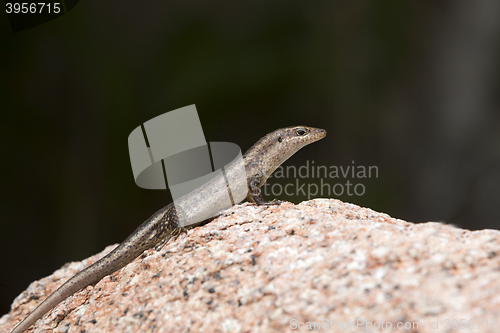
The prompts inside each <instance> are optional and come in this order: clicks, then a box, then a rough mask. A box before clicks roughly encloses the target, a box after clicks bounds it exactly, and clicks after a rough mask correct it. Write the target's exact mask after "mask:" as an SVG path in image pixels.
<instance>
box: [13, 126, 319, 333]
mask: <svg viewBox="0 0 500 333" xmlns="http://www.w3.org/2000/svg"><path fill="white" fill-rule="evenodd" d="M325 136H326V131H325V130H324V129H319V128H313V127H307V126H293V127H285V128H281V129H278V130H276V131H274V132H271V133H269V134H267V135H266V136H264V137H262V138H261V139H260V140H259V141H257V142H256V143H255V144H254V145H253V146H252V147H251V148H249V149H248V150H247V151H246V152H245V154H244V155H243V162H244V166H245V172H246V179H245V177H243V181H241V180H237V183H238V184H237V186H245V187H246V188H245V190H247V191H246V192H244V193H248V194H247V196H246V198H245V199H246V200H247V201H249V202H252V203H255V204H257V205H273V204H278V203H279V200H278V201H276V199H275V200H273V201H271V202H265V201H264V200H263V197H262V192H261V189H260V188H261V187H262V185H264V183H265V182H266V180H267V179H268V178H269V176H270V175H271V174H272V173H273V172H274V171H275V170H276V168H278V166H280V165H281V164H282V163H283V162H285V161H286V160H287V159H288V158H290V157H291V156H292V155H293V154H295V153H296V152H297V151H298V150H299V149H301V148H302V147H304V146H306V145H308V144H310V143H313V142H315V141H318V140H320V139H322V138H324V137H325ZM226 176H227V177H228V178H231V177H236V176H235V172H233V170H231V166H229V167H228V169H227V170H226ZM233 179H237V178H233ZM239 179H241V178H239ZM242 182H243V183H244V184H242ZM222 184H223V185H222V186H221V185H216V184H215V183H213V182H210V181H209V182H207V183H205V184H204V185H202V186H200V187H199V188H197V189H195V190H194V191H192V192H191V193H190V194H187V195H186V196H184V197H182V198H181V199H183V200H184V203H187V206H183V207H187V209H186V208H184V210H183V211H179V210H178V209H176V206H175V205H174V203H171V204H169V205H167V206H165V207H163V208H162V209H160V210H159V211H157V212H156V213H154V214H153V215H152V216H151V217H150V218H149V219H147V220H146V221H144V223H142V224H141V225H140V226H139V227H137V229H136V230H135V231H134V232H133V233H132V234H131V235H130V236H129V237H127V239H125V240H124V241H123V242H122V243H121V244H119V245H118V246H117V247H116V248H115V249H113V250H112V251H111V252H110V253H108V254H107V255H106V256H104V257H103V258H101V259H100V260H98V261H96V262H95V263H93V264H91V265H89V266H88V267H86V268H84V269H83V270H82V271H80V272H78V273H77V274H75V275H74V276H73V277H71V278H70V279H69V280H67V281H66V282H65V283H64V284H62V285H61V286H60V287H59V288H58V289H56V290H55V291H54V292H53V293H52V294H50V295H49V296H48V297H47V298H46V299H45V300H44V301H43V302H41V303H40V304H39V305H38V306H37V307H36V308H35V309H34V310H33V311H32V312H30V313H29V314H28V315H27V316H26V317H25V318H24V319H23V320H22V321H21V322H20V323H19V324H17V325H16V326H15V327H14V328H13V329H12V331H11V333H22V332H24V331H25V330H27V329H28V328H29V327H30V326H31V325H32V324H34V323H35V322H36V321H37V320H38V319H40V318H42V317H43V316H44V315H45V313H47V312H48V311H50V310H51V309H52V308H54V307H55V306H56V305H58V304H59V303H60V302H62V301H63V300H65V299H66V298H68V297H70V296H71V295H73V294H74V293H76V292H78V291H79V290H81V289H83V288H85V287H87V286H89V285H95V284H96V283H97V282H99V281H100V280H101V279H102V278H104V277H105V276H107V275H110V274H112V273H114V272H116V271H117V270H119V269H120V268H122V267H124V266H126V265H127V264H129V263H130V262H132V261H133V260H134V259H135V258H137V257H138V256H139V255H140V254H142V253H143V252H144V251H146V250H148V249H150V248H152V247H158V246H162V245H164V244H165V243H166V242H168V241H169V240H170V239H172V238H176V237H177V236H178V235H179V234H180V233H181V232H183V231H185V230H187V229H190V228H192V227H194V226H196V225H195V224H193V225H189V226H187V227H181V226H180V224H179V222H180V219H181V218H182V217H183V216H181V214H190V213H197V212H199V211H200V210H206V209H208V208H209V209H211V210H212V211H214V212H215V211H218V210H220V209H221V207H222V206H221V207H218V205H219V202H220V201H222V200H221V199H220V198H221V196H222V195H227V188H226V187H225V185H224V183H222ZM240 201H242V200H239V201H238V202H234V203H233V204H237V203H239V202H240ZM222 208H224V207H222ZM226 208H227V207H226Z"/></svg>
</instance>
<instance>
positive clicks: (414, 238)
mask: <svg viewBox="0 0 500 333" xmlns="http://www.w3.org/2000/svg"><path fill="white" fill-rule="evenodd" d="M114 246H116V245H114ZM114 246H109V247H107V248H106V249H105V250H104V251H103V252H101V253H99V254H97V255H95V256H92V257H90V258H88V259H85V260H83V261H81V262H74V263H69V264H66V265H64V266H63V267H62V268H61V269H59V270H57V271H56V272H54V274H52V275H51V276H48V277H46V278H43V279H41V280H39V281H35V282H33V283H32V284H31V285H30V286H29V287H28V289H27V290H26V291H25V292H23V293H22V294H21V295H19V296H18V297H17V298H16V299H15V300H14V302H13V304H12V309H11V312H10V313H8V314H6V315H4V316H3V317H2V318H0V332H9V330H10V329H11V328H12V327H13V326H14V325H15V324H16V323H17V322H18V321H19V320H21V319H22V318H23V317H24V316H25V315H27V314H28V313H29V311H31V310H32V309H33V308H34V307H35V306H36V305H37V304H38V303H39V302H40V301H41V300H43V299H44V298H45V297H47V296H48V295H49V294H50V293H51V292H52V291H54V290H55V289H56V288H57V287H58V286H59V285H61V284H62V283H63V282H64V281H65V280H67V279H68V278H70V277H71V276H73V275H74V274H75V273H76V272H78V271H79V270H81V269H83V268H84V267H86V266H88V265H89V264H91V263H93V262H94V261H96V260H98V259H99V258H101V257H102V256H104V255H105V254H106V253H108V252H109V251H110V250H112V249H113V247H114ZM460 327H462V329H461V330H460V331H462V332H463V331H473V332H498V331H499V330H500V231H497V230H481V231H469V230H464V229H459V228H456V227H453V226H450V225H446V224H442V223H436V222H428V223H420V224H414V223H409V222H405V221H402V220H399V219H395V218H391V217H390V216H388V215H387V214H383V213H378V212H375V211H373V210H370V209H367V208H361V207H358V206H356V205H353V204H348V203H344V202H341V201H339V200H334V199H315V200H311V201H306V202H303V203H301V204H298V205H294V204H291V203H288V202H285V203H282V204H281V205H280V206H255V205H251V204H248V203H245V204H242V205H237V206H234V207H232V208H231V209H228V210H227V211H225V213H223V214H222V215H221V216H219V217H218V218H216V219H214V220H212V221H211V222H210V223H209V224H207V225H204V226H201V227H197V228H195V229H192V230H190V231H188V232H187V233H186V234H183V235H181V236H180V237H179V238H178V239H177V240H176V241H174V242H170V243H167V244H166V245H165V246H164V247H163V248H162V249H160V250H156V249H150V250H148V251H146V252H144V254H143V255H141V256H140V257H139V258H137V259H136V260H134V261H133V262H132V263H131V264H129V265H127V266H126V267H124V268H122V269H120V270H119V271H117V272H115V273H114V274H112V275H110V276H107V277H105V278H104V279H102V280H101V281H100V282H99V283H97V284H96V285H95V287H90V286H89V287H87V288H85V289H84V290H82V291H80V292H78V293H76V294H75V295H73V296H72V297H69V298H68V299H66V300H65V301H63V302H62V303H60V304H59V305H58V306H57V307H55V308H54V309H53V310H52V311H50V312H49V313H47V314H46V315H45V316H44V317H43V318H42V319H41V320H39V321H38V322H37V323H36V324H35V329H34V330H33V327H32V328H31V329H30V331H33V332H75V333H76V332H78V333H81V332H134V333H135V332H287V331H289V332H293V331H309V329H312V328H316V329H321V330H324V331H331V332H333V331H343V332H364V331H373V332H384V331H389V330H390V331H395V332H400V331H404V332H451V331H455V329H454V328H457V330H458V328H460Z"/></svg>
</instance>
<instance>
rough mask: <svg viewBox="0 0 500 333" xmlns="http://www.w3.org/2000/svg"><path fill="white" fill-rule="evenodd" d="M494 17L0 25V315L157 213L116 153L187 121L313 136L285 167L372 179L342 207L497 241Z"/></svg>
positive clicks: (158, 196) (149, 9)
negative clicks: (170, 122) (182, 117)
mask: <svg viewBox="0 0 500 333" xmlns="http://www.w3.org/2000/svg"><path fill="white" fill-rule="evenodd" d="M499 14H500V2H498V1H494V0H488V1H486V0H485V1H466V0H457V1H441V2H431V1H399V0H398V1H396V0H393V1H378V2H375V1H363V2H361V1H343V2H333V1H301V2H295V1H273V2H272V3H268V2H267V1H248V2H236V1H228V0H224V1H215V2H214V1H212V2H210V3H208V2H194V1H175V2H172V1H162V2H159V1H157V2H154V3H148V2H128V3H126V2H120V1H81V2H80V3H79V4H78V5H77V6H76V7H75V8H74V9H72V10H71V11H69V12H68V13H67V14H65V15H63V16H61V17H59V18H57V19H55V20H53V21H50V22H48V23H46V24H43V25H39V26H37V27H34V28H32V29H28V30H24V31H21V32H17V33H13V32H12V30H11V28H10V27H9V22H8V20H7V16H6V15H5V13H3V12H2V13H1V14H0V39H1V42H0V60H1V64H0V110H1V118H0V129H1V136H2V137H1V140H0V148H1V152H2V156H1V160H0V166H1V172H2V180H1V182H0V191H1V192H0V193H1V194H0V195H1V200H0V214H1V215H0V221H1V222H0V226H1V231H0V254H1V257H0V314H2V313H6V312H8V311H9V308H10V304H11V302H12V300H13V299H14V298H15V297H16V296H17V295H18V294H19V293H20V292H22V291H23V290H24V289H25V288H26V287H27V286H28V284H29V283H30V282H31V281H33V280H35V279H40V278H42V277H43V276H46V275H49V274H51V273H52V272H53V271H54V270H55V269H57V268H59V267H60V266H62V265H63V264H64V263H66V262H69V261H77V260H82V259H84V258H86V257H88V256H90V255H93V254H95V253H97V252H99V251H101V250H102V249H103V248H104V247H105V246H107V245H110V244H114V243H118V242H120V241H122V240H123V239H125V238H126V237H127V236H128V235H129V234H130V233H131V232H132V231H133V230H134V229H135V228H136V227H137V226H138V225H139V224H140V223H142V222H143V221H144V220H145V219H146V218H148V217H149V216H150V215H151V214H153V213H154V212H155V211H156V210H158V209H159V208H161V207H162V206H164V205H166V204H168V203H169V202H170V201H169V200H170V199H169V194H168V193H167V191H151V190H144V189H141V188H139V187H137V186H136V185H135V183H134V180H133V176H132V171H131V167H130V160H129V156H128V146H127V138H128V135H129V133H130V132H131V131H132V130H133V129H134V128H136V127H137V126H139V125H140V124H141V123H143V122H145V121H147V120H149V119H151V118H153V117H155V116H157V115H160V114H162V113H165V112H167V111H171V110H174V109H177V108H180V107H183V106H186V105H190V104H196V106H197V109H198V113H199V115H200V118H201V122H202V125H203V129H204V132H205V137H206V139H207V141H229V142H234V143H237V144H238V145H240V147H241V148H242V149H243V150H246V149H247V148H248V147H250V146H251V145H252V144H253V143H254V142H255V141H256V140H257V139H259V138H260V137H261V136H263V135H264V134H266V133H268V132H270V131H272V130H274V129H276V128H280V127H284V126H290V125H298V124H304V125H309V126H316V127H322V128H325V129H326V130H327V131H328V136H327V137H326V138H325V139H324V140H322V141H320V142H318V143H315V144H313V145H311V146H309V147H307V148H305V149H303V150H302V151H300V152H299V153H298V154H297V155H295V156H294V157H293V158H292V159H290V160H289V161H288V162H287V165H296V166H300V165H303V164H304V161H306V160H309V161H312V160H314V163H315V165H326V166H331V165H336V166H344V167H347V166H349V165H352V163H353V161H354V163H355V165H364V166H372V165H374V166H377V167H378V169H379V175H378V178H374V177H372V178H370V179H354V180H352V181H353V182H354V183H358V182H360V183H363V184H364V186H365V188H366V193H365V194H364V195H363V196H348V195H343V196H341V197H338V198H339V199H341V200H343V201H347V202H351V203H355V204H357V205H360V206H364V207H369V208H371V209H374V210H376V211H381V212H385V213H388V214H389V215H391V216H393V217H397V218H401V219H404V220H407V221H412V222H424V221H442V222H445V223H453V224H455V225H458V226H460V227H464V228H468V229H484V228H494V229H498V228H500V221H499V219H498V217H497V212H496V208H497V207H498V205H499V203H500V200H499V195H500V131H499V128H498V127H499V124H500V113H499V112H498V111H499V106H500V94H499V93H498V92H499V84H500V82H499V78H500V75H499V74H500V71H499V64H500V20H499V17H500V16H499ZM270 181H271V182H274V181H277V179H271V180H270ZM306 181H308V182H309V181H310V182H316V183H317V182H319V180H318V179H310V180H306ZM328 181H330V182H332V183H335V182H336V181H339V182H342V183H344V182H345V180H344V179H340V180H335V179H329V180H328ZM323 197H325V195H323ZM331 197H334V196H331ZM280 198H281V199H283V200H288V201H292V202H295V203H298V202H300V201H302V200H305V199H307V198H304V197H300V196H298V197H287V196H281V197H280ZM268 199H271V198H268Z"/></svg>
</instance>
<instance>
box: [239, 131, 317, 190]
mask: <svg viewBox="0 0 500 333" xmlns="http://www.w3.org/2000/svg"><path fill="white" fill-rule="evenodd" d="M325 136H326V131H325V130H324V129H321V128H314V127H308V126H292V127H285V128H280V129H278V130H276V131H274V132H271V133H269V134H268V135H266V136H264V137H263V138H262V139H260V140H259V141H257V142H256V143H255V144H254V145H253V146H252V147H251V148H250V149H248V151H247V152H246V153H245V164H246V165H247V166H250V165H249V164H254V165H258V167H259V169H260V171H261V172H262V174H263V175H264V176H265V179H267V177H269V176H270V175H271V174H272V173H273V172H274V170H276V168H277V167H278V166H280V165H281V164H282V163H283V162H285V161H286V160H287V159H289V158H290V157H291V156H292V155H293V154H295V153H296V152H297V151H298V150H299V149H301V148H302V147H304V146H307V145H308V144H310V143H313V142H316V141H318V140H320V139H322V138H324V137H325ZM250 167H251V166H250ZM265 179H264V181H265Z"/></svg>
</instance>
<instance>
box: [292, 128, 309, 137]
mask: <svg viewBox="0 0 500 333" xmlns="http://www.w3.org/2000/svg"><path fill="white" fill-rule="evenodd" d="M295 133H296V134H297V135H298V136H302V135H305V134H306V133H307V132H306V131H304V130H303V129H298V130H296V131H295Z"/></svg>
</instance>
